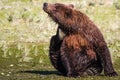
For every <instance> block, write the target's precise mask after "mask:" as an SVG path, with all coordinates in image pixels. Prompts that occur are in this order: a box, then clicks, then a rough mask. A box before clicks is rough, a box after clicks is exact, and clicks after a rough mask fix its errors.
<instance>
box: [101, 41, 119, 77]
mask: <svg viewBox="0 0 120 80" xmlns="http://www.w3.org/2000/svg"><path fill="white" fill-rule="evenodd" d="M99 46H100V47H99V53H100V54H99V55H100V57H101V61H102V63H103V66H104V73H105V75H106V76H117V75H118V74H117V73H116V72H115V70H114V68H113V65H112V60H111V56H110V52H109V49H108V47H107V44H106V43H105V42H100V43H99Z"/></svg>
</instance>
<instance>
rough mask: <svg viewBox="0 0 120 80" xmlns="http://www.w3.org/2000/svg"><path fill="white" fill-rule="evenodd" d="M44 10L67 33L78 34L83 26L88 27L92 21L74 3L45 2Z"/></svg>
mask: <svg viewBox="0 0 120 80" xmlns="http://www.w3.org/2000/svg"><path fill="white" fill-rule="evenodd" d="M43 10H44V11H45V12H46V13H47V14H48V15H49V16H50V17H51V18H52V19H53V21H55V22H56V23H57V24H58V25H59V26H60V28H61V30H62V31H63V32H64V33H65V34H76V33H77V34H78V33H79V30H82V28H81V27H83V28H84V27H87V26H88V24H89V23H91V21H89V18H88V17H87V16H86V15H85V14H83V13H82V12H80V11H78V10H76V9H74V6H73V5H72V4H69V5H66V4H61V3H55V4H49V3H44V4H43Z"/></svg>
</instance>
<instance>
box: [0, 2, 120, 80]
mask: <svg viewBox="0 0 120 80" xmlns="http://www.w3.org/2000/svg"><path fill="white" fill-rule="evenodd" d="M84 1H85V0H76V1H74V0H1V1H0V80H38V79H39V80H53V79H55V80H67V79H70V80H101V79H103V80H119V79H120V77H113V78H109V77H105V76H100V77H83V78H77V79H75V78H66V77H63V76H61V75H60V74H59V73H58V72H57V71H56V70H55V69H54V68H53V67H52V65H51V63H50V61H49V56H48V48H49V40H50V37H51V36H52V35H54V34H55V32H56V28H57V27H56V26H57V25H56V24H55V23H54V22H53V21H52V20H51V19H49V17H48V16H47V14H46V13H45V12H44V11H43V10H42V5H43V3H44V2H50V3H55V2H62V3H67V4H68V3H72V4H74V5H75V8H76V9H78V10H80V11H82V12H84V13H85V14H87V15H88V16H89V17H90V18H91V19H92V20H93V21H94V22H95V23H96V25H98V27H99V28H100V30H101V31H102V33H103V35H104V38H105V40H106V41H107V43H108V47H109V49H110V52H111V56H112V60H113V63H114V67H115V69H116V71H117V72H118V73H119V74H120V68H119V67H120V64H119V61H120V37H119V34H120V10H119V9H118V8H116V5H114V4H113V5H107V4H101V3H99V2H96V3H92V5H89V3H86V4H85V2H84ZM98 1H99V0H98ZM88 2H89V1H88ZM93 2H94V1H93Z"/></svg>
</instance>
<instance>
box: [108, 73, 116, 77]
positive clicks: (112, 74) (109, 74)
mask: <svg viewBox="0 0 120 80" xmlns="http://www.w3.org/2000/svg"><path fill="white" fill-rule="evenodd" d="M106 76H109V77H112V76H118V74H117V73H116V72H113V73H108V74H106Z"/></svg>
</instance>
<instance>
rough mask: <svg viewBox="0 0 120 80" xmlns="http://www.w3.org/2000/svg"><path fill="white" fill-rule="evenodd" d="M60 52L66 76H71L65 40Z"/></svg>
mask: <svg viewBox="0 0 120 80" xmlns="http://www.w3.org/2000/svg"><path fill="white" fill-rule="evenodd" d="M60 52H61V54H60V55H61V60H62V64H63V66H64V67H65V71H66V76H68V77H73V76H72V68H71V66H70V60H69V57H68V54H69V50H68V48H67V46H66V44H65V40H63V43H62V45H61V49H60Z"/></svg>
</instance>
